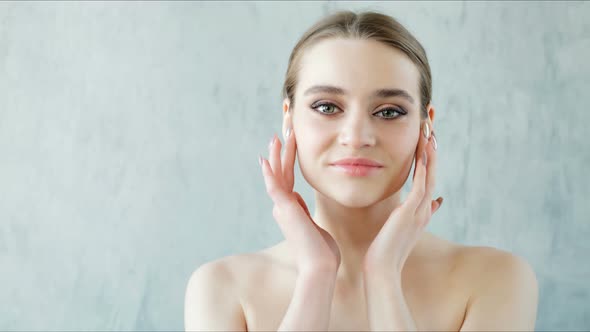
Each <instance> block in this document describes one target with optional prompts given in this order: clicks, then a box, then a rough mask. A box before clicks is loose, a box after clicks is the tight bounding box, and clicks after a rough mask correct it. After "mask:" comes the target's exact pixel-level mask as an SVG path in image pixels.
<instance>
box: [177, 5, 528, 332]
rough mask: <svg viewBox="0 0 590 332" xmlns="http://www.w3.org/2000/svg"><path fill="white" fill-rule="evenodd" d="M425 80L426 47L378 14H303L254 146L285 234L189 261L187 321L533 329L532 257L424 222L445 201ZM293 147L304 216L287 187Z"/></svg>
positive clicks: (263, 326) (229, 325)
mask: <svg viewBox="0 0 590 332" xmlns="http://www.w3.org/2000/svg"><path fill="white" fill-rule="evenodd" d="M431 85H432V82H431V73H430V67H429V64H428V60H427V57H426V53H425V51H424V49H423V48H422V46H421V45H420V43H419V42H418V41H417V40H416V39H415V38H414V37H413V36H412V35H411V34H410V32H408V31H407V30H406V29H405V28H404V27H403V26H402V25H400V24H399V23H398V22H397V21H396V20H395V19H393V18H391V17H389V16H386V15H383V14H380V13H376V12H364V13H359V14H355V13H353V12H350V11H343V12H338V13H336V14H333V15H331V16H329V17H327V18H324V19H322V20H321V21H319V22H318V23H317V24H316V25H314V26H313V27H311V28H310V29H309V30H308V31H307V32H306V33H305V34H304V36H303V37H302V38H301V40H300V41H299V42H298V44H297V45H296V46H295V48H294V50H293V52H292V54H291V57H290V60H289V65H288V69H287V75H286V80H285V86H284V103H283V140H284V143H283V142H281V140H280V139H279V138H278V137H276V135H275V136H273V138H272V140H271V143H270V146H269V157H268V160H267V159H265V158H262V157H261V158H260V161H261V168H262V170H261V172H262V174H263V178H264V181H265V185H266V189H267V192H268V195H269V196H270V198H271V199H272V201H273V202H274V208H273V216H274V218H275V219H276V221H277V223H278V224H279V226H280V229H281V231H282V232H283V234H284V236H285V238H286V240H285V241H283V242H281V243H279V244H278V245H275V246H273V247H270V248H267V249H265V250H262V251H260V252H256V253H248V254H242V255H234V256H230V257H224V258H222V259H219V260H216V261H213V262H209V263H206V264H204V265H202V266H201V267H199V268H198V269H197V270H196V271H195V272H194V273H193V275H192V276H191V279H190V281H189V283H188V286H187V293H186V297H185V328H186V329H187V330H208V331H211V330H225V331H230V330H231V331H237V330H241V331H246V330H264V331H275V330H291V331H296V330H299V331H303V330H314V331H326V330H357V331H368V330H404V331H409V330H437V331H440V330H445V331H458V330H490V331H491V330H533V329H534V324H535V319H536V310H537V299H538V286H537V281H536V278H535V274H534V272H533V270H532V269H531V267H530V265H529V264H527V263H526V262H525V261H524V260H523V259H521V258H519V257H517V256H514V255H512V254H510V253H508V252H505V251H502V250H498V249H494V248H489V247H470V246H463V245H460V244H456V243H452V242H449V241H446V240H444V239H441V238H439V237H436V236H434V235H433V234H431V233H429V232H426V231H424V227H426V225H427V224H428V222H429V221H430V219H431V217H432V215H433V214H434V213H435V212H436V211H437V210H438V209H439V208H440V207H441V204H442V202H443V199H442V198H441V197H439V198H438V199H436V200H433V199H432V195H433V193H434V187H435V179H436V162H437V142H436V136H435V130H434V119H435V109H434V106H433V105H432V103H431V96H432V88H431ZM283 145H284V152H283V154H282V156H281V149H282V147H283ZM296 155H297V156H298V158H299V166H300V169H301V172H302V175H303V176H304V178H305V180H306V181H307V182H308V183H309V184H310V186H312V187H313V189H314V191H315V199H316V210H315V213H314V214H313V216H312V215H311V214H310V213H309V211H308V209H307V206H306V204H305V202H304V201H303V199H302V198H301V196H300V195H299V194H298V193H296V192H293V183H294V177H293V169H294V163H295V156H296ZM412 165H414V174H413V177H412V188H411V191H410V193H409V194H408V196H407V197H406V199H404V200H403V201H402V200H401V190H402V186H403V184H404V183H405V181H406V179H407V177H408V176H409V173H410V170H411V168H412ZM474 222H477V221H474Z"/></svg>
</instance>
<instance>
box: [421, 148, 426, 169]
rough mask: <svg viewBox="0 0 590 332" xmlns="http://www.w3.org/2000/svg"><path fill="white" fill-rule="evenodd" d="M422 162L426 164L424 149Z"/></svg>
mask: <svg viewBox="0 0 590 332" xmlns="http://www.w3.org/2000/svg"><path fill="white" fill-rule="evenodd" d="M422 164H424V166H426V151H422Z"/></svg>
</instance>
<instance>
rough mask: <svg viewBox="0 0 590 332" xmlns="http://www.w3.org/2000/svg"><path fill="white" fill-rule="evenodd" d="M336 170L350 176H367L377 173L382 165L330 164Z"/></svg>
mask: <svg viewBox="0 0 590 332" xmlns="http://www.w3.org/2000/svg"><path fill="white" fill-rule="evenodd" d="M332 166H334V167H335V168H336V170H338V171H340V172H343V173H344V174H346V175H350V176H369V175H373V174H375V173H377V172H378V171H379V170H380V169H382V168H383V167H376V166H365V165H332Z"/></svg>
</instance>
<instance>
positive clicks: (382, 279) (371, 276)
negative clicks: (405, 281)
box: [363, 268, 402, 287]
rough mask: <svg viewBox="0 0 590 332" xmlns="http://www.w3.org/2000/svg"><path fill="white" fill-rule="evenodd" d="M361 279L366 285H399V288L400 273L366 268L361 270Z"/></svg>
mask: <svg viewBox="0 0 590 332" xmlns="http://www.w3.org/2000/svg"><path fill="white" fill-rule="evenodd" d="M363 277H364V278H363V279H364V280H365V282H366V283H371V284H379V285H393V286H397V285H399V286H400V287H401V282H402V275H401V272H398V271H395V270H386V269H381V268H372V269H369V268H366V269H364V270H363Z"/></svg>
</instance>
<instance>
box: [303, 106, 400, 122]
mask: <svg viewBox="0 0 590 332" xmlns="http://www.w3.org/2000/svg"><path fill="white" fill-rule="evenodd" d="M335 108H338V106H336V105H334V104H332V103H320V104H313V105H311V109H313V110H314V111H316V112H318V113H320V114H325V115H331V114H334V113H335ZM379 113H382V114H384V116H380V118H383V119H385V120H392V119H395V118H398V117H400V116H403V115H406V112H405V111H404V110H402V109H398V108H392V107H388V108H384V109H382V110H380V111H379V112H377V113H375V114H379Z"/></svg>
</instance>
